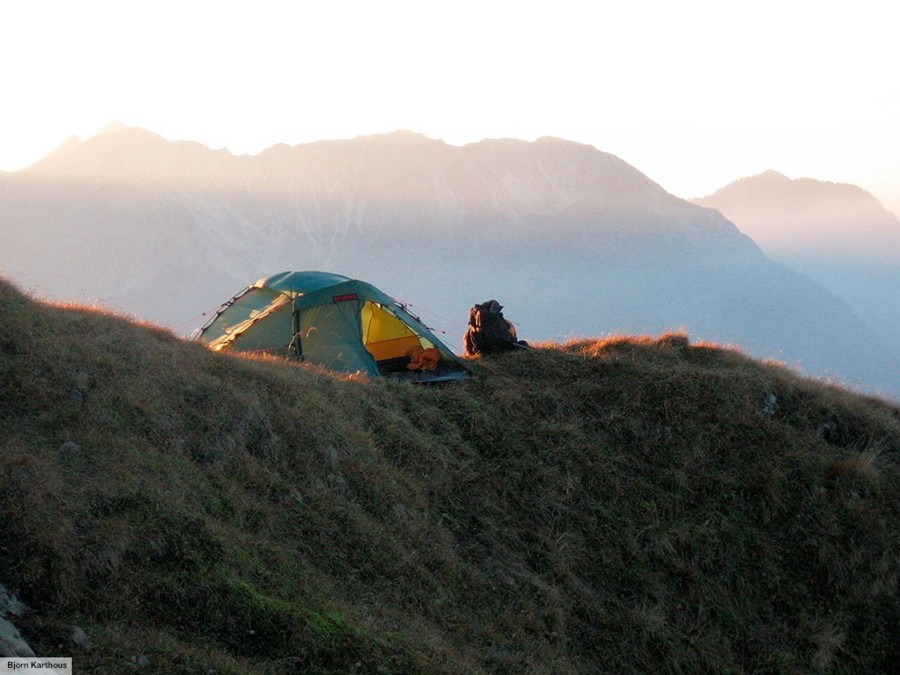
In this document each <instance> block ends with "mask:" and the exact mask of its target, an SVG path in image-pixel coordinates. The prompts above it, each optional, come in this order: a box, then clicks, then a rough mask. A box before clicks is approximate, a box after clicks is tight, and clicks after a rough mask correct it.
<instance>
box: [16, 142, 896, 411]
mask: <svg viewBox="0 0 900 675" xmlns="http://www.w3.org/2000/svg"><path fill="white" fill-rule="evenodd" d="M119 140H121V141H122V142H121V143H120V144H119V143H118V141H119ZM79 171H80V172H81V173H79ZM4 188H5V189H4ZM0 238H2V239H3V241H4V246H3V247H2V249H0V268H3V269H4V270H5V271H6V273H7V274H8V275H9V276H11V277H12V278H14V279H16V280H17V281H18V282H19V283H22V284H23V285H24V286H25V287H27V288H34V289H36V290H39V291H40V292H42V293H43V294H44V295H45V296H47V297H55V298H59V299H65V298H73V299H77V300H80V301H82V302H95V301H97V300H100V301H102V302H103V304H107V305H109V306H112V307H113V308H114V309H116V310H117V311H121V312H124V313H127V314H132V315H137V316H141V317H142V318H145V319H147V320H150V321H153V322H157V323H163V324H166V325H183V324H184V323H185V322H186V321H187V320H188V319H189V317H193V316H196V315H197V314H198V313H200V312H203V311H204V310H207V309H208V308H210V307H215V306H216V305H217V304H218V303H221V302H223V301H224V300H225V299H227V298H229V297H231V296H232V295H233V294H234V293H236V292H237V291H239V290H240V289H241V288H242V287H244V286H246V285H247V284H249V283H251V282H252V281H254V280H256V279H258V278H261V277H264V276H267V275H269V274H272V273H275V272H277V271H280V270H285V269H293V270H302V269H321V270H323V271H333V272H337V273H341V274H344V275H346V276H351V277H355V278H362V279H365V280H367V281H370V282H372V283H374V284H375V285H376V286H378V287H380V288H382V289H383V290H385V291H386V292H388V293H392V294H395V295H401V296H402V297H401V299H403V300H404V301H407V302H411V303H412V304H413V305H416V306H420V307H424V308H431V309H436V310H438V311H437V312H436V313H438V314H441V315H443V316H455V317H457V319H456V321H455V322H454V323H453V324H450V325H448V326H446V327H445V326H439V328H440V329H442V330H448V331H450V330H452V331H457V332H458V334H459V335H461V334H462V332H464V330H465V317H466V316H467V313H468V309H469V307H471V305H472V304H474V303H475V302H482V301H484V300H485V299H486V298H487V297H495V298H497V299H499V300H500V301H501V302H502V303H503V304H504V305H506V306H507V308H508V310H509V313H510V316H511V317H512V318H513V319H514V320H516V321H517V322H518V323H519V324H520V326H521V327H522V330H520V333H521V334H522V336H523V337H526V338H530V339H560V338H562V337H563V336H566V335H569V336H571V335H583V336H584V335H602V334H608V333H622V332H626V333H628V332H632V333H633V332H637V333H644V332H654V331H656V332H658V331H663V330H666V329H669V328H675V327H680V326H683V327H685V328H686V329H687V330H688V331H690V333H691V334H692V335H693V336H695V337H696V338H697V339H711V340H716V341H719V342H726V343H737V344H741V345H744V346H746V347H747V348H748V349H749V350H750V351H751V353H754V354H757V355H761V356H766V357H770V358H776V359H779V360H782V361H787V362H789V363H801V364H802V365H803V367H804V368H808V369H809V372H812V373H817V374H823V375H824V376H828V377H839V378H841V380H842V381H846V382H850V383H853V384H854V386H855V385H857V384H862V383H866V382H871V383H872V384H871V385H869V386H874V387H876V388H877V389H880V390H883V391H887V392H891V391H900V374H898V373H900V364H892V363H891V359H890V358H888V357H886V356H883V353H884V349H883V345H880V344H879V340H878V339H877V338H873V337H872V336H871V335H867V333H866V330H867V329H863V328H861V327H859V326H858V325H857V323H858V320H857V319H856V317H854V316H853V315H852V312H850V310H849V308H847V307H846V306H842V304H841V303H840V302H839V301H837V300H836V299H835V298H833V297H831V296H829V295H828V294H827V293H825V292H824V291H823V290H822V289H821V288H817V287H816V286H814V285H812V284H810V283H808V282H807V281H804V280H802V279H799V278H797V277H795V276H792V274H791V273H790V272H789V271H786V270H784V269H781V268H779V267H778V266H773V265H772V264H771V263H770V262H769V261H768V260H767V259H766V257H765V256H764V255H763V253H762V251H761V250H760V248H759V247H758V246H757V244H756V243H755V242H753V241H752V239H750V238H749V237H747V236H746V235H745V234H743V233H741V232H740V231H739V230H738V228H737V227H735V225H734V224H733V223H732V222H731V221H729V220H728V219H726V218H725V217H724V216H722V215H721V214H720V213H719V212H717V211H715V210H713V209H709V208H705V207H702V206H698V205H694V204H690V203H688V202H685V201H683V200H680V199H678V198H676V197H674V196H672V195H670V194H669V193H667V192H666V191H665V190H664V189H663V188H662V187H661V186H659V185H657V184H655V183H654V182H653V181H651V180H650V179H649V178H648V177H647V176H646V175H644V174H643V173H641V172H640V171H639V170H637V169H635V168H634V167H631V166H630V165H628V164H627V163H625V162H624V161H622V160H621V159H619V158H617V157H615V156H614V155H611V154H609V153H603V152H601V151H599V150H597V149H596V148H593V147H592V146H586V145H583V144H578V143H574V142H571V141H564V140H559V139H551V138H548V139H541V140H540V141H539V142H525V141H516V140H509V139H506V140H497V141H483V142H481V143H476V144H470V145H467V146H450V145H447V144H446V143H444V142H443V141H436V140H433V139H428V138H426V137H424V136H421V135H416V134H413V133H411V132H399V133H397V134H385V135H379V136H375V137H359V138H356V139H350V140H341V141H321V142H317V143H313V144H303V145H299V146H276V147H273V148H270V149H269V150H266V151H264V152H262V153H260V154H259V155H256V156H252V157H251V156H234V155H231V154H230V153H229V152H228V151H225V150H215V151H214V150H209V149H208V148H204V147H203V146H202V145H200V144H196V143H191V142H184V141H179V142H174V143H170V142H168V141H165V139H163V138H162V137H160V136H158V135H156V134H153V133H152V132H146V131H144V130H133V129H124V130H122V129H120V130H118V131H111V132H109V133H107V134H104V135H102V136H99V137H95V138H92V139H89V140H88V141H85V142H84V143H82V144H80V145H79V146H76V147H73V148H69V149H67V150H65V151H63V152H62V153H61V154H60V155H59V156H56V157H51V158H48V159H47V160H46V162H45V163H43V164H40V165H38V166H32V167H30V168H29V170H28V171H24V172H20V173H18V174H15V175H12V176H4V177H3V180H0ZM73 251H76V252H77V255H76V256H73V255H72V252H73ZM110 263H112V264H110ZM482 296H484V297H482ZM841 340H846V341H847V342H848V344H850V345H852V348H849V349H848V348H847V347H846V346H843V345H842V344H841V342H840V341H841ZM451 342H454V341H453V340H451ZM894 395H897V394H894Z"/></svg>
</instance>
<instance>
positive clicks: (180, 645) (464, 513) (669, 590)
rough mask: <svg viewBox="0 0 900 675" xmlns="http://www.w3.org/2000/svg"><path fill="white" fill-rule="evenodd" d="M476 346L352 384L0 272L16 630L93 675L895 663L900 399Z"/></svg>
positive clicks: (865, 667) (743, 369)
mask: <svg viewBox="0 0 900 675" xmlns="http://www.w3.org/2000/svg"><path fill="white" fill-rule="evenodd" d="M474 365H475V368H476V373H475V376H474V377H472V378H471V379H469V380H466V381H463V382H458V383H452V384H448V385H443V386H435V387H415V386H409V385H402V384H396V383H390V382H385V381H366V380H359V379H354V378H347V377H339V376H336V375H334V374H329V373H327V372H325V371H321V370H316V369H313V368H309V367H304V366H298V365H292V364H286V363H283V362H278V361H274V360H268V361H262V360H251V359H246V358H239V357H229V356H222V355H218V354H214V353H211V352H209V351H207V350H206V349H204V348H203V347H201V346H199V345H196V344H190V343H186V342H184V341H182V340H179V339H176V338H175V337H173V336H172V335H171V334H169V333H167V332H165V331H162V330H159V329H155V328H153V327H150V326H144V325H138V324H136V323H133V322H129V321H126V320H124V319H121V318H117V317H115V316H111V315H108V314H103V313H99V312H96V311H91V310H88V309H79V308H64V307H58V306H52V305H45V304H40V303H36V302H34V301H32V300H30V299H29V298H27V297H26V296H24V295H22V294H21V293H20V292H18V291H17V290H16V289H15V288H13V287H12V286H9V285H7V284H4V283H2V282H0V584H2V585H3V586H5V587H6V588H7V589H8V590H9V591H11V592H14V593H15V594H16V595H17V596H18V597H19V599H20V600H22V601H23V602H24V603H25V604H26V605H27V606H28V607H29V611H28V612H27V613H26V614H25V615H24V616H23V617H21V619H19V620H18V621H17V626H18V628H19V630H20V632H21V633H22V635H23V636H24V637H25V639H27V640H28V642H29V643H30V644H31V646H32V648H33V649H34V650H35V652H37V653H38V654H39V655H56V656H65V655H69V656H73V657H74V659H75V667H76V670H77V671H78V672H80V673H118V672H138V671H140V672H159V673H180V672H184V673H188V672H190V673H197V672H199V673H207V672H215V673H250V672H254V673H255V672H260V673H293V672H360V673H370V672H383V673H405V672H413V673H420V672H421V673H462V672H466V673H480V672H485V673H487V672H535V673H572V672H584V673H588V672H590V673H594V672H610V673H622V672H641V673H645V672H685V673H693V672H722V673H726V672H733V673H753V672H785V673H793V672H823V673H824V672H835V673H872V672H887V671H889V670H890V669H891V667H892V666H891V664H894V665H895V664H896V662H897V661H898V660H900V597H898V579H900V560H898V551H900V517H898V516H900V481H898V470H900V457H898V452H900V410H898V408H897V407H896V406H894V405H891V404H889V403H886V402H882V401H878V400H875V399H871V398H865V397H862V396H859V395H855V394H851V393H848V392H846V391H843V390H841V389H838V388H835V387H830V386H826V385H823V384H821V383H818V382H814V381H811V380H806V379H803V378H801V377H799V376H797V375H795V374H793V373H791V372H789V371H787V370H786V369H784V368H782V367H780V366H777V365H774V364H764V363H760V362H758V361H754V360H752V359H749V358H747V357H745V356H743V355H741V354H740V353H738V352H736V351H733V350H727V349H721V348H717V347H715V346H708V345H688V344H687V341H686V340H685V339H684V338H683V337H682V336H663V337H661V338H659V339H651V338H615V339H609V340H605V341H599V342H582V343H577V344H570V345H564V346H556V345H552V346H543V347H541V348H537V349H533V350H531V351H528V352H519V353H514V354H509V355H505V356H502V357H497V358H493V359H485V360H480V361H477V362H475V363H474ZM72 626H76V627H78V628H80V629H81V630H82V631H83V632H84V634H85V635H86V637H87V642H85V641H84V640H80V641H79V643H78V644H76V643H75V642H72V641H71V640H70V638H69V634H70V632H71V630H72V628H71V627H72ZM139 657H140V658H139Z"/></svg>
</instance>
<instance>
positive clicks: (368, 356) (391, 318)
mask: <svg viewBox="0 0 900 675" xmlns="http://www.w3.org/2000/svg"><path fill="white" fill-rule="evenodd" d="M197 339H198V340H200V341H201V342H205V343H206V344H208V345H209V347H210V349H213V350H216V351H241V352H265V353H269V354H284V355H291V356H293V357H294V358H297V359H299V360H301V361H305V362H307V363H312V364H316V365H320V366H325V367H327V368H330V369H332V370H336V371H340V372H347V373H356V372H362V373H365V374H367V375H369V376H373V377H377V376H381V375H384V376H388V377H396V378H402V379H409V380H412V381H417V382H434V381H440V380H448V379H458V378H460V377H463V376H464V375H465V373H466V365H465V364H464V363H463V362H462V361H461V360H460V359H459V358H458V357H457V356H456V355H455V354H454V353H453V352H451V351H450V350H449V349H448V348H447V347H446V346H445V345H444V344H443V343H441V341H440V340H438V339H437V338H436V337H435V336H434V335H433V334H432V332H431V331H430V330H429V329H428V328H426V327H425V325H424V324H422V322H421V321H420V320H419V319H418V318H417V317H416V316H414V315H412V314H410V313H409V312H408V311H407V310H406V308H405V307H404V306H403V305H401V304H400V303H398V302H397V301H395V300H394V299H392V298H391V297H389V296H388V295H385V294H384V293H382V292H381V291H380V290H378V289H377V288H375V287H374V286H372V285H371V284H367V283H365V282H362V281H357V280H355V279H348V278H347V277H344V276H341V275H338V274H330V273H327V272H282V273H281V274H275V275H273V276H270V277H267V278H264V279H260V280H259V281H257V282H256V283H255V284H253V285H251V286H249V287H248V288H245V289H244V290H243V291H241V292H240V293H238V294H237V295H235V296H234V297H233V298H232V299H231V300H229V301H228V302H226V303H225V304H224V305H222V306H221V307H220V308H219V310H218V311H217V312H216V314H215V315H214V316H213V317H212V319H210V320H209V321H208V322H207V323H206V324H205V325H204V326H203V327H202V328H200V329H199V331H198V333H197ZM417 349H418V350H423V349H425V350H437V352H436V353H437V354H439V355H440V360H439V362H438V363H437V365H436V367H434V368H433V369H432V370H410V369H409V368H408V367H407V366H408V365H409V364H410V358H409V356H408V355H409V354H410V353H411V351H410V350H417ZM436 353H435V352H434V351H429V354H432V355H436Z"/></svg>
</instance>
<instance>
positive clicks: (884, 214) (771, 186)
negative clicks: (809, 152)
mask: <svg viewBox="0 0 900 675" xmlns="http://www.w3.org/2000/svg"><path fill="white" fill-rule="evenodd" d="M694 203H696V204H699V205H701V206H708V207H710V208H714V209H717V210H718V211H720V212H721V213H722V214H723V215H724V216H725V217H726V218H728V219H729V220H731V221H732V222H733V223H735V224H736V225H737V226H738V227H739V228H740V230H741V231H742V232H744V233H745V234H747V235H749V236H750V237H752V238H753V240H754V241H755V242H756V243H758V244H759V245H760V246H761V247H762V249H763V251H764V252H765V253H766V255H767V256H768V257H769V258H771V259H772V260H776V261H780V262H784V263H787V264H789V265H790V266H791V267H792V268H794V269H796V270H797V271H799V272H801V273H803V274H804V275H806V276H809V277H810V278H812V279H814V280H815V281H817V282H819V283H820V284H822V285H823V286H824V287H825V288H827V289H828V290H830V291H832V292H833V293H835V294H836V295H838V296H839V297H840V298H841V299H843V300H845V301H847V303H848V304H849V305H850V307H851V308H853V309H854V311H856V313H857V314H858V315H859V316H860V317H862V318H863V319H865V320H866V321H867V322H868V323H869V324H870V325H871V326H872V327H873V328H874V329H875V330H876V332H878V333H879V335H880V336H881V338H882V339H883V340H884V341H885V342H886V343H887V344H889V345H890V344H893V345H897V343H898V337H897V336H898V335H900V220H898V219H897V217H896V216H895V215H894V214H892V213H890V212H889V211H887V210H886V209H885V208H884V207H883V206H882V205H881V203H880V202H879V201H878V200H877V199H875V197H873V196H872V195H871V194H869V193H868V192H866V191H865V190H862V189H861V188H859V187H857V186H855V185H846V184H840V183H828V182H824V181H818V180H814V179H812V178H800V179H795V180H791V179H790V178H788V177H786V176H783V175H782V174H780V173H777V172H775V171H768V172H766V173H764V174H761V175H759V176H753V177H750V178H743V179H741V180H738V181H735V182H734V183H731V184H730V185H728V186H726V187H724V188H722V189H721V190H719V191H717V192H716V193H715V194H712V195H709V196H708V197H704V198H702V199H696V200H694Z"/></svg>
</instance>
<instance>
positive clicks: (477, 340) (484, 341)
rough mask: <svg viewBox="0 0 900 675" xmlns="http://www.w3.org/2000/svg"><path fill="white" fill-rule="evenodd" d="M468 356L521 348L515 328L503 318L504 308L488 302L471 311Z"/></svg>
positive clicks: (467, 333)
mask: <svg viewBox="0 0 900 675" xmlns="http://www.w3.org/2000/svg"><path fill="white" fill-rule="evenodd" d="M464 342H465V347H466V354H491V353H496V352H504V351H509V350H512V349H516V348H517V347H519V344H518V343H517V342H516V329H515V327H514V326H513V325H512V324H511V323H510V322H509V321H507V320H506V319H505V318H503V306H502V305H501V304H500V303H499V302H497V301H496V300H488V301H487V302H483V303H481V304H480V305H475V306H474V307H472V309H470V310H469V327H468V329H467V330H466V336H465V339H464Z"/></svg>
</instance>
